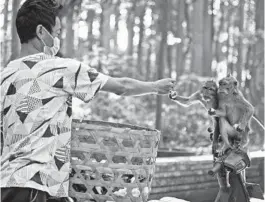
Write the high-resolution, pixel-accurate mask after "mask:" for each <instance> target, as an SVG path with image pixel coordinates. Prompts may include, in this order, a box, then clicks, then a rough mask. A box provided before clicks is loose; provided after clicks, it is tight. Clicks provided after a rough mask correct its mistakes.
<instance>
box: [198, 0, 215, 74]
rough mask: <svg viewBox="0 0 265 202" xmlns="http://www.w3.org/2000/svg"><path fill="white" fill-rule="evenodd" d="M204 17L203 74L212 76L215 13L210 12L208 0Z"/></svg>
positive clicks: (205, 2)
mask: <svg viewBox="0 0 265 202" xmlns="http://www.w3.org/2000/svg"><path fill="white" fill-rule="evenodd" d="M203 2H204V11H203V14H204V17H203V20H204V22H203V24H201V26H203V67H202V75H203V76H208V77H210V76H212V74H211V72H212V68H211V67H212V41H213V38H212V33H213V30H212V28H213V27H212V24H213V15H212V14H209V13H208V6H209V3H208V0H204V1H203Z"/></svg>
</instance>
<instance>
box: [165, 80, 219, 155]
mask: <svg viewBox="0 0 265 202" xmlns="http://www.w3.org/2000/svg"><path fill="white" fill-rule="evenodd" d="M169 98H170V99H171V100H173V101H175V102H177V103H178V104H180V105H182V106H184V107H189V106H190V105H193V104H195V103H200V104H202V105H203V106H204V108H205V109H206V110H207V111H208V110H209V109H212V108H213V109H216V108H217V107H218V100H217V84H216V83H215V82H214V81H213V80H209V81H206V82H205V83H204V84H203V86H202V88H201V89H200V90H198V91H196V92H195V93H193V94H192V95H191V96H189V97H183V96H179V95H177V92H176V91H171V92H170V94H169ZM218 122H219V118H218V117H215V118H214V119H213V125H214V130H213V129H212V128H208V131H209V132H210V133H212V131H214V132H213V134H211V135H213V148H212V149H213V152H215V151H216V149H217V147H218V137H219V124H218Z"/></svg>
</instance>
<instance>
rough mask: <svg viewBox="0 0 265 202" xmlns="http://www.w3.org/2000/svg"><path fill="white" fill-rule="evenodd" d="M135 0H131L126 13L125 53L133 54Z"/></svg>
mask: <svg viewBox="0 0 265 202" xmlns="http://www.w3.org/2000/svg"><path fill="white" fill-rule="evenodd" d="M136 3H137V0H134V1H133V2H132V6H131V7H130V8H128V13H127V21H126V22H127V30H128V47H127V53H128V55H132V54H133V38H134V29H133V28H134V25H135V19H134V17H135V8H136Z"/></svg>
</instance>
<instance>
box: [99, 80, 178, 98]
mask: <svg viewBox="0 0 265 202" xmlns="http://www.w3.org/2000/svg"><path fill="white" fill-rule="evenodd" d="M174 83H175V80H174V79H170V78H167V79H161V80H157V81H152V82H145V81H139V80H136V79H131V78H126V77H124V78H113V77H110V78H109V79H108V81H107V82H106V84H105V85H104V86H103V87H102V89H101V90H102V91H107V92H112V93H115V94H117V95H122V96H136V95H147V94H154V93H157V94H168V93H169V91H170V90H172V89H173V87H174Z"/></svg>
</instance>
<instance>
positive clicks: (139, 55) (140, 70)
mask: <svg viewBox="0 0 265 202" xmlns="http://www.w3.org/2000/svg"><path fill="white" fill-rule="evenodd" d="M139 9H140V16H139V18H140V24H139V28H140V31H139V42H138V50H137V69H138V73H139V74H142V73H143V68H142V55H143V51H142V43H143V39H144V30H145V29H144V28H145V27H144V16H145V5H143V6H142V7H141V8H139Z"/></svg>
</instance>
